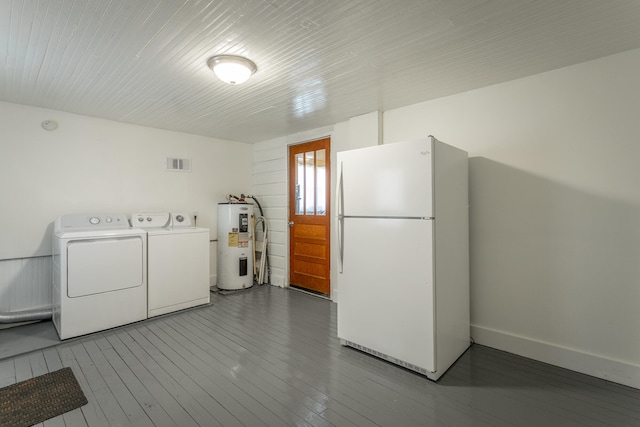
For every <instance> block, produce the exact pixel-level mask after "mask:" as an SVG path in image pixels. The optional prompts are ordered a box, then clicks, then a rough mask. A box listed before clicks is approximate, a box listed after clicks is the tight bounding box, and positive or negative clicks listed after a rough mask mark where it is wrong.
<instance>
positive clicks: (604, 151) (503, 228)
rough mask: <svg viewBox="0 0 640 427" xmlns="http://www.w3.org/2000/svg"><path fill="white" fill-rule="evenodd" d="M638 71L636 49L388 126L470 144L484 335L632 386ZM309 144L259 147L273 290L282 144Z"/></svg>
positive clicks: (639, 196) (346, 133) (636, 380)
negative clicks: (271, 235) (268, 207)
mask: <svg viewBox="0 0 640 427" xmlns="http://www.w3.org/2000/svg"><path fill="white" fill-rule="evenodd" d="M639 71H640V50H634V51H630V52H626V53H622V54H619V55H615V56H611V57H607V58H602V59H600V60H596V61H591V62H588V63H584V64H579V65H576V66H572V67H567V68H564V69H560V70H556V71H552V72H548V73H544V74H539V75H536V76H532V77H528V78H524V79H519V80H516V81H512V82H508V83H504V84H500V85H495V86H491V87H487V88H483V89H480V90H475V91H471V92H466V93H462V94H459V95H455V96H451V97H447V98H442V99H438V100H434V101H429V102H424V103H420V104H415V105H411V106H408V107H404V108H399V109H394V110H390V111H386V112H384V115H383V126H382V128H383V142H384V143H392V142H397V141H401V140H408V139H414V138H419V137H424V136H427V135H429V134H433V135H435V136H436V137H437V138H438V139H440V140H442V141H444V142H447V143H449V144H451V145H454V146H457V147H460V148H463V149H465V150H467V151H468V152H469V155H470V160H469V168H470V169H469V174H470V176H469V179H470V196H469V197H470V233H471V236H470V239H471V241H470V252H471V253H470V261H471V304H472V307H471V319H472V335H473V337H474V339H475V340H476V342H478V343H480V344H485V345H488V346H491V347H495V348H499V349H503V350H506V351H509V352H513V353H517V354H521V355H524V356H527V357H530V358H533V359H537V360H542V361H545V362H548V363H552V364H555V365H558V366H563V367H566V368H569V369H573V370H577V371H580V372H584V373H587V374H590V375H594V376H597V377H601V378H605V379H609V380H612V381H615V382H619V383H622V384H627V385H631V386H633V387H636V388H640V339H639V336H638V332H637V331H638V330H640V305H639V304H640V285H639V283H640V262H638V261H639V260H640V191H638V190H637V185H638V183H640V168H639V167H638V166H637V164H638V159H640V144H638V135H640V120H638V118H637V116H638V111H640V81H639V80H638V79H637V75H638V72H639ZM363 120H364V118H363ZM356 122H358V123H359V122H360V120H358V119H356V120H355V121H354V120H351V121H349V122H343V123H338V124H336V125H335V126H334V128H333V133H332V156H333V164H335V153H336V152H337V151H341V150H344V149H349V148H351V144H350V141H349V139H350V137H351V134H352V133H353V132H352V131H353V130H352V129H351V127H352V125H353V124H354V123H356ZM312 133H313V132H312ZM306 136H307V135H305V137H306ZM314 136H315V137H320V136H323V135H320V134H319V133H318V132H315V135H314ZM308 139H311V138H303V137H300V136H296V135H292V136H289V137H287V138H279V139H277V140H273V141H267V142H264V143H261V144H256V145H255V146H254V180H253V188H254V191H255V192H256V194H260V192H261V191H262V192H263V193H264V194H268V199H269V203H270V204H271V203H273V206H274V208H276V209H274V210H273V211H272V212H271V213H272V216H271V218H270V219H271V221H272V222H276V224H277V225H276V228H277V230H278V232H279V236H278V237H277V239H278V241H279V242H280V243H279V244H280V245H281V247H279V248H278V249H277V257H278V259H277V260H276V262H277V280H278V283H277V284H279V285H282V284H283V283H284V282H283V280H286V277H287V271H286V268H287V258H288V257H287V254H288V252H287V248H286V247H285V245H286V236H287V233H286V167H287V165H286V146H287V145H288V144H291V143H293V142H303V141H304V140H308ZM360 142H362V141H360ZM270 156H275V157H274V158H277V160H273V161H272V160H271V159H272V158H271V157H270ZM265 162H271V163H269V166H268V167H269V170H268V172H267V171H264V172H263V171H261V169H260V168H263V167H266V166H265V165H262V163H265ZM334 173H335V171H334ZM276 181H277V182H276ZM332 182H333V183H334V184H335V182H336V181H335V178H334V179H332ZM334 187H335V186H334ZM334 199H335V188H333V189H332V200H334ZM273 252H276V250H274V251H273ZM332 252H333V255H332V283H335V276H336V272H335V268H334V266H335V260H336V252H335V248H332ZM338 291H339V290H338Z"/></svg>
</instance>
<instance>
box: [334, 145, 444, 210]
mask: <svg viewBox="0 0 640 427" xmlns="http://www.w3.org/2000/svg"><path fill="white" fill-rule="evenodd" d="M337 158H338V174H339V176H338V215H339V216H340V215H342V216H367V217H415V218H430V217H433V216H434V215H433V191H432V173H431V169H432V163H431V160H432V141H431V139H422V140H416V141H407V142H399V143H394V144H386V145H378V146H374V147H367V148H362V149H358V150H351V151H343V152H339V153H338V157H337Z"/></svg>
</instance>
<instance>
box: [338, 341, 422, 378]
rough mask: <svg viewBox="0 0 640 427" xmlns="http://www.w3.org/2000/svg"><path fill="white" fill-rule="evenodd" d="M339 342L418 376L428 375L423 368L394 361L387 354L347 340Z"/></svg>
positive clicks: (401, 361)
mask: <svg viewBox="0 0 640 427" xmlns="http://www.w3.org/2000/svg"><path fill="white" fill-rule="evenodd" d="M341 341H342V344H343V345H348V346H349V347H353V348H355V349H358V350H360V351H363V352H365V353H368V354H370V355H372V356H376V357H379V358H380V359H383V360H386V361H388V362H391V363H395V364H396V365H399V366H402V367H403V368H407V369H410V370H412V371H414V372H417V373H419V374H422V375H427V374H428V373H429V371H427V370H426V369H424V368H421V367H420V366H416V365H413V364H411V363H408V362H405V361H404V360H400V359H396V358H395V357H391V356H389V355H387V354H384V353H381V352H379V351H376V350H373V349H371V348H368V347H365V346H363V345H360V344H356V343H354V342H352V341H348V340H341Z"/></svg>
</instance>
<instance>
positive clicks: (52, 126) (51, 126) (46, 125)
mask: <svg viewBox="0 0 640 427" xmlns="http://www.w3.org/2000/svg"><path fill="white" fill-rule="evenodd" d="M40 126H42V129H44V130H56V129H58V123H57V122H56V121H55V120H45V121H43V122H42V123H40Z"/></svg>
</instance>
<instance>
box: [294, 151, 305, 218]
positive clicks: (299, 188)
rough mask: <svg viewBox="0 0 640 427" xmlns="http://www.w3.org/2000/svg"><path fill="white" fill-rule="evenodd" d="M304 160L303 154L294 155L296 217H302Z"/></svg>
mask: <svg viewBox="0 0 640 427" xmlns="http://www.w3.org/2000/svg"><path fill="white" fill-rule="evenodd" d="M303 197H304V160H303V154H302V153H298V154H296V215H304V204H303Z"/></svg>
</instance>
